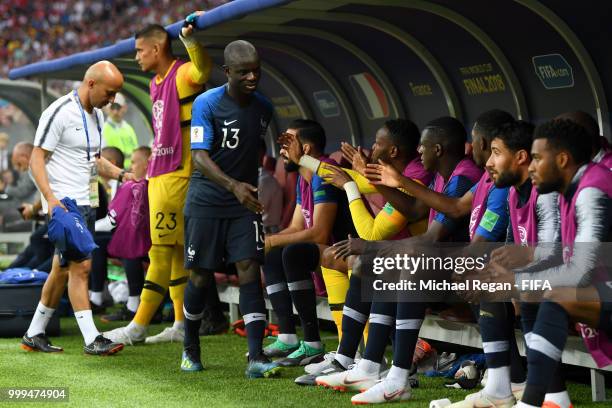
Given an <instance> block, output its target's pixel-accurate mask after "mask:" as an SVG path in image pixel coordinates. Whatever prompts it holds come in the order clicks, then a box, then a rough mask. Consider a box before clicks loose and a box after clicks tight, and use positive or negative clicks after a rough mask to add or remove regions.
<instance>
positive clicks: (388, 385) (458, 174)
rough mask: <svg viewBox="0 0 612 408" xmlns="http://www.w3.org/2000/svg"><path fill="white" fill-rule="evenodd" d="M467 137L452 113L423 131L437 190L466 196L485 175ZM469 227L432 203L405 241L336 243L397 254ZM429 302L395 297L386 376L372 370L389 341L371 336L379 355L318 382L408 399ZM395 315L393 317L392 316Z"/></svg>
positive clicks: (341, 248)
mask: <svg viewBox="0 0 612 408" xmlns="http://www.w3.org/2000/svg"><path fill="white" fill-rule="evenodd" d="M466 139H467V135H466V132H465V129H464V127H463V125H462V124H461V123H460V122H459V121H457V120H456V119H453V118H450V117H442V118H438V119H435V120H433V121H431V122H429V123H428V124H427V125H426V126H425V128H424V130H423V132H422V134H421V143H420V147H419V152H420V154H421V161H422V162H423V167H424V168H425V169H426V170H428V171H432V172H433V171H435V172H437V174H436V178H435V181H434V183H433V189H434V191H436V192H443V193H444V194H445V195H447V196H450V197H462V196H463V195H464V194H465V193H466V192H467V191H469V190H470V188H471V187H472V186H473V185H474V184H475V183H476V182H477V181H478V180H479V179H480V177H481V176H482V170H481V169H480V168H479V167H477V166H476V165H475V164H474V162H473V161H472V160H471V159H469V158H467V157H465V156H464V146H465V141H466ZM369 166H372V165H369ZM370 168H371V167H370ZM369 175H370V174H369ZM370 180H371V181H372V182H373V183H374V184H381V179H380V176H379V175H376V174H373V175H372V176H371V178H370ZM394 187H397V186H394ZM404 200H405V201H416V200H415V199H414V197H409V196H407V195H406V196H405V198H404ZM399 206H402V207H404V208H405V207H406V203H399V205H398V206H396V205H395V204H394V207H399ZM467 231H468V219H467V217H463V218H459V219H452V218H450V217H448V216H447V215H445V214H442V213H437V212H436V211H435V210H434V209H431V210H430V214H429V226H428V228H427V232H425V234H423V235H420V236H416V237H410V238H408V239H405V240H400V241H379V242H373V241H370V242H366V241H363V240H361V239H349V240H348V241H343V242H341V243H338V244H336V245H335V249H336V256H338V257H342V258H346V257H348V256H349V255H357V254H362V253H365V252H370V251H377V250H381V252H380V253H381V254H383V255H384V254H385V253H386V254H394V253H398V252H397V251H398V250H402V251H403V248H408V247H410V246H411V245H413V244H416V245H419V244H423V243H428V244H429V243H435V242H441V241H453V242H465V241H467V238H468V237H467V235H468V234H467ZM384 251H386V252H384ZM350 262H351V261H350V260H349V263H350ZM425 306H426V304H425V303H424V302H405V301H401V299H400V301H398V302H397V303H396V309H395V318H394V321H395V336H394V339H395V341H394V350H393V351H394V353H393V365H392V366H391V369H390V371H389V373H388V374H387V376H386V377H385V378H384V379H383V380H382V381H380V382H375V383H373V382H372V381H371V378H370V375H369V374H370V373H374V372H376V371H378V370H379V369H380V360H381V359H382V355H383V354H384V347H385V346H386V343H378V342H374V341H372V340H371V339H370V340H369V341H368V344H367V345H366V354H368V355H370V351H369V350H368V349H370V348H371V347H374V348H375V349H377V350H378V352H374V351H373V354H372V356H374V355H375V357H372V360H367V359H363V360H362V361H363V363H362V362H361V361H360V362H359V364H357V365H355V366H354V367H353V369H351V370H349V371H346V372H340V373H334V374H330V375H324V376H320V377H317V379H316V382H317V384H320V385H323V386H330V387H336V386H339V385H337V384H338V383H340V382H341V383H342V386H344V387H346V385H350V384H351V383H352V384H357V383H358V382H361V383H362V385H363V388H361V390H362V391H363V392H361V393H360V394H357V395H355V396H353V397H352V398H351V401H352V403H353V404H377V403H385V402H393V401H403V400H407V399H409V398H410V395H411V390H410V384H409V383H408V371H409V369H410V366H411V364H412V358H413V354H414V350H415V346H416V343H417V340H418V333H419V329H420V327H421V323H422V321H423V319H424V317H425ZM389 312H391V311H389ZM388 316H389V315H387V317H388ZM391 318H392V319H393V316H391ZM385 320H388V319H385ZM381 338H385V340H386V336H381ZM381 349H382V352H381V351H380V350H381Z"/></svg>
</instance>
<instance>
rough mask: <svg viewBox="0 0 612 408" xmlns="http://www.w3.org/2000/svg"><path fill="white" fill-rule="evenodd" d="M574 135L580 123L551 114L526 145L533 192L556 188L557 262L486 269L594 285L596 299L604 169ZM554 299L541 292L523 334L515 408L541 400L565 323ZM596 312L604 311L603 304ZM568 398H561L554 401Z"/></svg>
mask: <svg viewBox="0 0 612 408" xmlns="http://www.w3.org/2000/svg"><path fill="white" fill-rule="evenodd" d="M577 140H587V141H588V140H589V135H588V133H587V131H586V130H585V128H584V127H582V126H580V125H577V124H576V123H575V122H572V121H570V120H553V121H550V122H546V123H544V124H542V125H540V126H539V127H538V128H537V129H536V132H535V135H534V141H533V145H532V147H531V156H532V161H531V164H530V166H529V172H530V175H531V179H532V180H533V183H534V184H535V185H536V188H537V191H538V194H548V193H551V192H555V191H556V192H559V193H560V196H559V208H560V214H561V243H562V247H563V251H562V255H563V257H562V258H563V259H562V261H561V262H562V263H561V264H559V265H556V266H553V267H551V268H547V269H544V268H545V266H543V265H541V264H536V265H533V266H527V267H525V268H522V269H520V270H517V271H515V272H516V277H513V276H512V274H509V273H508V271H507V270H506V269H505V268H503V267H501V266H499V265H496V264H495V263H493V262H492V263H491V264H489V265H490V267H489V269H491V270H492V271H491V274H492V275H497V277H498V278H499V277H503V279H504V280H505V279H507V278H506V277H510V280H509V282H510V283H513V284H514V283H517V284H519V282H520V281H523V282H524V281H526V280H530V279H540V280H548V283H549V284H550V285H551V286H552V287H553V291H555V290H558V289H563V288H569V289H571V288H574V289H571V290H573V291H575V290H576V289H575V288H577V287H586V286H588V285H595V287H596V288H597V289H598V292H599V299H601V300H604V299H606V298H608V297H609V295H607V293H609V289H608V288H607V285H606V284H605V282H602V281H598V278H599V276H598V275H599V274H598V273H596V272H597V271H598V259H599V257H600V256H601V250H602V247H601V244H600V243H601V242H606V241H609V240H610V227H611V225H612V223H611V219H612V217H611V214H612V198H611V197H612V188H610V184H609V180H610V169H609V168H606V167H603V166H601V165H599V164H597V163H591V162H590V160H591V153H592V152H591V146H590V144H589V143H576V141H577ZM515 278H516V280H515ZM602 283H603V285H602ZM519 287H520V284H519ZM591 300H593V299H591ZM560 303H562V302H557V301H556V300H554V299H547V296H545V297H544V300H543V302H542V303H541V304H540V307H539V309H538V312H537V317H536V319H535V324H534V326H533V330H532V331H531V333H530V336H529V338H526V343H527V364H528V370H527V386H526V388H525V392H524V394H523V397H522V398H521V401H520V402H519V403H518V405H517V407H519V408H531V407H540V406H543V403H544V402H545V399H546V391H547V390H548V388H549V384H550V381H551V379H552V378H553V373H554V371H555V369H556V368H557V366H558V365H559V364H560V359H561V354H562V351H563V349H564V347H565V342H566V340H567V336H568V325H569V313H568V311H567V310H565V309H564V307H563V304H560ZM607 310H609V309H607ZM601 312H604V313H605V312H606V307H602V308H601ZM608 313H609V312H608ZM601 322H602V323H603V324H602V326H604V327H600V328H601V329H602V330H604V331H607V330H606V327H605V325H606V323H607V322H609V320H608V319H602V320H601ZM569 404H570V402H569V401H568V400H566V401H565V402H564V403H562V404H559V403H557V404H556V405H558V406H563V407H566V406H569ZM545 405H548V406H550V404H545Z"/></svg>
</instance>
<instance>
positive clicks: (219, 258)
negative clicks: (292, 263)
mask: <svg viewBox="0 0 612 408" xmlns="http://www.w3.org/2000/svg"><path fill="white" fill-rule="evenodd" d="M264 244H265V239H264V231H263V224H262V222H261V215H259V214H255V213H252V214H249V215H245V216H242V217H238V218H201V217H192V216H187V215H186V216H185V269H193V270H196V269H207V270H225V269H226V266H227V265H229V264H233V263H236V262H239V261H244V260H247V259H253V260H255V261H257V262H259V263H263V260H264Z"/></svg>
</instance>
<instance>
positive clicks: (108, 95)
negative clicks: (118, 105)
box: [79, 61, 123, 111]
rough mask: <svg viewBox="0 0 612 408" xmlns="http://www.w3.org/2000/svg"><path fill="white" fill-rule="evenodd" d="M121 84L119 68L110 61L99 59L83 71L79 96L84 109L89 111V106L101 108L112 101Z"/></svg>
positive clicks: (121, 76)
mask: <svg viewBox="0 0 612 408" xmlns="http://www.w3.org/2000/svg"><path fill="white" fill-rule="evenodd" d="M122 86H123V75H121V72H119V69H118V68H117V67H116V66H115V65H114V64H113V63H112V62H109V61H100V62H96V63H95V64H93V65H91V66H90V67H89V68H88V69H87V71H86V72H85V76H84V77H83V82H82V84H81V87H80V88H79V96H80V97H81V102H82V103H83V106H84V107H85V109H87V110H88V111H90V109H91V107H95V108H102V107H103V106H105V105H107V104H109V103H112V102H113V100H114V99H115V94H117V92H119V90H120V89H121V87H122Z"/></svg>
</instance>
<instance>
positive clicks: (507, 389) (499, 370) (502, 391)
mask: <svg viewBox="0 0 612 408" xmlns="http://www.w3.org/2000/svg"><path fill="white" fill-rule="evenodd" d="M488 371H489V374H488V378H487V385H485V387H484V389H483V392H484V393H485V394H486V395H488V396H489V397H492V398H495V399H503V398H508V397H509V396H511V395H512V387H511V385H510V366H503V367H496V368H489V370H488Z"/></svg>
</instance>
